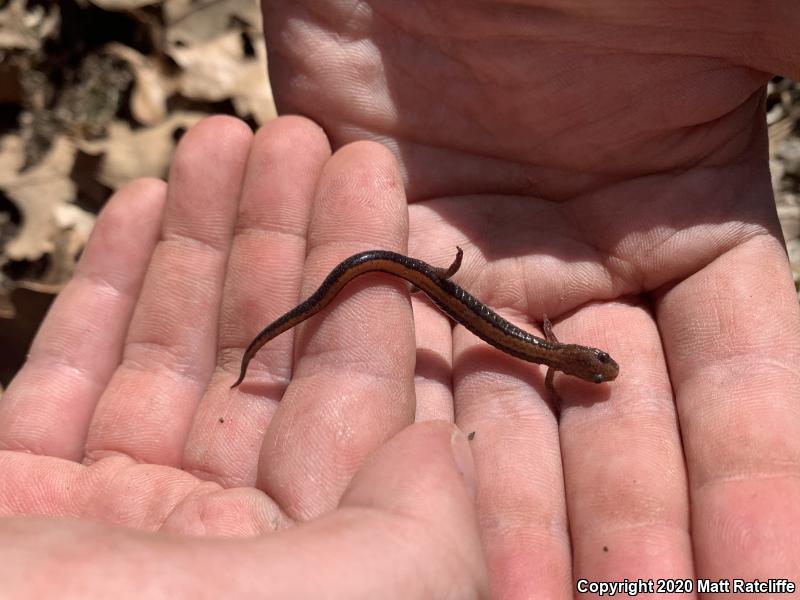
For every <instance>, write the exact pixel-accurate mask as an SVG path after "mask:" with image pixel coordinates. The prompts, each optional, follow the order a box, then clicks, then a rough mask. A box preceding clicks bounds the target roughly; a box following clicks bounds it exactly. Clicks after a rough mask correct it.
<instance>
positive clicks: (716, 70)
mask: <svg viewBox="0 0 800 600" xmlns="http://www.w3.org/2000/svg"><path fill="white" fill-rule="evenodd" d="M263 6H264V8H265V25H266V39H267V42H268V45H269V52H270V75H271V81H272V84H273V90H274V92H275V95H276V99H277V102H278V105H279V108H280V109H281V110H282V111H283V112H298V113H302V114H305V115H308V116H310V117H311V118H313V119H315V120H316V121H317V122H319V123H321V124H322V125H323V127H324V128H325V130H326V132H327V133H328V134H329V136H330V137H331V139H332V141H333V144H334V147H340V146H343V145H345V144H346V143H348V142H350V141H353V140H356V139H363V138H367V139H374V140H379V141H381V142H383V143H385V144H386V145H387V146H388V147H389V148H391V149H392V151H393V153H394V154H395V157H396V158H397V160H398V162H399V164H400V170H401V172H402V173H403V178H404V184H405V186H406V189H407V194H408V200H409V203H410V206H409V229H410V239H409V249H410V252H409V253H410V254H411V255H412V256H417V257H420V258H422V259H424V260H427V261H429V262H438V263H440V264H447V261H448V260H449V256H450V253H451V252H452V248H453V247H455V246H456V245H460V246H462V247H464V249H465V254H466V261H467V262H466V264H465V266H464V267H462V270H461V272H460V273H459V275H458V277H456V280H457V281H458V282H459V283H460V284H462V285H464V287H466V288H467V289H469V290H470V291H472V292H474V293H475V294H476V295H477V296H478V297H479V298H480V299H481V300H482V301H484V302H486V303H487V304H489V305H490V306H492V307H493V308H496V309H499V310H500V312H501V313H502V314H503V315H504V316H506V317H509V318H511V319H513V320H516V321H517V323H518V324H520V325H522V326H525V327H531V326H532V325H533V324H535V323H536V322H537V321H539V320H540V319H541V315H542V314H543V313H546V314H548V315H550V316H551V317H566V318H561V319H559V320H560V321H561V322H560V323H559V324H558V326H557V330H556V331H557V333H558V334H559V337H560V338H561V339H562V340H563V341H575V342H578V343H583V344H589V345H593V346H598V347H601V348H604V349H607V350H609V351H610V353H611V355H612V356H613V357H614V358H615V359H616V360H617V361H618V362H619V363H620V366H621V372H620V376H619V378H618V379H617V381H615V382H614V383H613V384H611V385H608V386H601V387H591V386H587V385H584V384H582V383H580V382H573V381H569V380H568V379H566V378H563V377H562V378H558V377H557V381H556V386H557V387H559V388H560V389H561V395H562V396H563V397H564V400H565V402H566V405H565V406H564V407H563V409H562V418H561V421H560V422H559V423H556V421H555V419H554V416H553V414H552V412H551V411H550V410H549V409H548V408H547V407H546V406H545V405H544V404H543V403H542V402H540V401H539V398H540V392H541V385H540V381H541V379H540V376H539V375H538V374H537V368H536V367H532V366H528V365H523V364H521V363H519V362H518V361H515V360H514V359H509V358H506V357H504V356H501V355H499V354H498V353H496V352H494V351H493V350H491V349H485V348H483V346H482V345H480V343H479V342H477V341H476V340H475V339H474V338H473V337H472V336H470V335H468V334H466V333H464V332H463V331H462V330H461V329H458V328H457V329H456V330H455V333H454V337H453V347H452V359H451V358H450V357H449V355H448V354H447V353H449V352H450V345H449V340H450V338H449V337H448V332H449V327H448V325H447V323H446V322H445V321H444V320H443V319H441V318H440V317H438V315H435V313H434V311H433V310H432V309H430V308H429V307H428V306H427V305H426V304H425V303H424V302H416V300H415V317H416V319H415V322H416V324H417V338H418V339H417V344H418V346H419V347H420V348H422V349H424V352H423V351H420V357H421V358H423V359H424V358H425V357H429V356H431V355H433V356H447V359H446V361H448V362H452V365H453V367H452V373H453V381H452V386H451V385H450V382H449V381H448V380H447V379H446V378H445V379H443V378H441V374H440V373H439V372H438V371H435V372H434V374H435V375H436V377H427V378H426V377H424V376H420V377H418V382H417V398H418V416H427V415H431V414H434V415H447V414H448V411H454V414H455V419H456V423H458V425H459V426H460V427H461V428H462V430H464V431H477V435H476V438H475V440H474V442H473V443H472V449H473V452H474V455H475V460H476V467H477V472H478V481H479V494H478V510H479V517H480V521H481V525H482V532H483V542H484V546H485V550H486V554H487V560H488V564H489V567H490V574H491V581H492V588H493V592H494V593H495V594H496V595H497V596H498V597H509V598H516V597H542V598H555V597H567V596H571V595H572V594H573V593H574V589H575V588H574V585H575V582H576V581H577V580H578V579H580V578H587V579H591V580H605V581H618V580H622V579H623V578H626V577H627V578H629V579H634V580H635V579H638V578H642V579H648V578H654V579H655V578H659V577H661V578H681V579H683V578H692V577H697V578H709V579H719V578H742V579H755V578H760V579H762V580H764V579H766V578H769V577H775V578H781V577H791V576H792V575H794V574H796V573H798V572H800V551H798V550H797V545H796V544H795V543H794V542H793V540H795V539H797V538H798V537H800V530H798V528H799V527H800V513H798V508H797V507H798V506H800V486H799V485H798V483H797V482H798V481H800V477H798V475H800V435H798V431H800V414H799V413H798V410H797V407H798V392H797V390H798V389H800V374H798V371H797V368H796V365H797V364H798V359H800V331H799V328H798V323H799V322H800V320H799V319H798V317H799V316H800V315H798V307H797V299H796V296H795V293H794V289H793V287H792V282H791V277H790V273H789V269H788V266H787V264H786V257H785V254H784V250H783V247H782V243H781V235H780V230H779V227H778V222H777V219H776V216H775V209H774V206H773V203H772V196H771V191H770V186H769V183H770V182H769V172H768V167H767V161H766V131H765V124H764V118H763V86H764V85H765V83H766V81H767V80H768V78H769V77H770V75H771V73H773V72H781V73H783V74H786V75H789V76H795V77H799V76H800V65H799V64H798V62H797V58H796V56H797V54H796V52H793V51H791V50H790V48H791V44H792V43H793V41H792V40H793V39H794V38H795V37H796V36H795V34H794V33H793V32H796V31H797V28H798V26H800V24H799V23H798V19H800V15H799V14H798V12H797V10H796V5H795V3H793V2H791V1H790V0H788V1H783V2H775V3H771V4H770V5H769V9H768V10H767V9H765V7H764V6H763V5H757V4H753V3H749V2H726V3H724V4H723V3H713V4H712V5H709V4H708V3H705V4H702V5H700V4H697V3H689V2H682V3H677V4H676V3H671V4H667V5H665V4H664V3H663V2H645V3H635V4H632V3H622V2H610V3H609V2H603V3H594V4H591V5H587V4H585V3H584V4H575V3H559V2H551V3H549V4H546V5H545V4H541V3H540V4H531V3H527V4H526V3H519V2H502V1H496V2H482V3H453V2H450V3H448V2H440V3H426V4H425V7H424V11H423V9H422V8H420V7H419V6H417V7H416V8H413V9H412V8H409V6H408V5H407V4H405V3H396V2H384V1H379V0H372V1H367V2H361V3H358V4H357V5H352V4H351V3H343V2H335V1H332V0H331V1H329V2H326V3H320V2H313V3H312V2H292V3H288V2H278V1H264V2H263ZM755 11H758V12H755ZM793 57H794V58H793ZM362 248H363V246H362ZM343 256H344V253H343V255H342V257H343ZM326 266H329V265H326ZM320 273H321V271H320V272H317V273H316V275H317V276H318V275H319V274H320ZM478 350H479V351H480V360H478V359H477V355H476V354H475V351H478ZM420 363H421V365H420V367H418V374H419V373H420V368H421V369H422V372H423V374H429V372H430V366H429V365H428V364H427V363H426V361H425V360H421V361H420ZM445 371H446V369H445ZM437 377H438V379H437ZM796 583H797V582H796Z"/></svg>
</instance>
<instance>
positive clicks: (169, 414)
mask: <svg viewBox="0 0 800 600" xmlns="http://www.w3.org/2000/svg"><path fill="white" fill-rule="evenodd" d="M354 159H357V160H355V162H356V163H358V161H362V164H361V168H363V169H365V171H364V173H365V172H366V171H367V170H370V169H371V168H372V166H375V165H378V166H381V165H382V166H383V168H384V170H383V171H382V172H381V171H379V173H380V175H382V176H383V177H384V181H385V182H387V183H390V182H391V181H394V183H395V193H394V194H393V195H389V196H387V197H385V196H383V195H375V194H374V190H373V189H371V188H369V187H362V186H361V184H362V183H366V182H367V179H366V178H362V179H359V171H358V170H357V169H354V168H353V166H354ZM372 159H374V160H372ZM376 161H377V162H376ZM365 164H366V165H372V166H369V167H368V168H367V167H365ZM372 175H374V173H372V171H370V177H371V176H372ZM397 181H398V177H397V175H396V173H395V172H394V171H393V165H392V164H391V157H390V156H389V155H388V153H386V152H385V151H384V150H382V149H381V148H380V147H378V146H377V145H374V144H370V145H367V147H366V148H361V149H359V147H358V146H356V147H355V148H354V149H350V150H346V151H343V152H340V153H338V154H337V155H336V156H334V157H332V158H331V157H330V152H329V149H328V146H327V142H326V140H325V137H324V135H323V134H322V132H321V131H320V130H319V128H317V127H316V126H314V125H313V124H311V123H309V122H308V121H305V120H303V119H298V118H286V119H278V120H275V121H273V122H271V123H269V124H268V125H267V126H266V127H264V128H263V129H262V130H261V131H260V132H259V133H258V134H257V135H256V136H255V137H253V136H252V135H251V134H250V132H249V131H248V130H247V128H246V126H245V125H243V124H242V123H240V122H238V121H235V120H233V119H228V118H212V119H208V120H206V121H205V122H203V123H201V124H199V125H198V126H196V127H195V128H194V129H192V130H191V131H190V132H188V133H187V134H186V136H185V137H184V139H183V140H182V141H181V143H180V145H179V149H178V152H177V154H176V157H175V161H174V164H173V167H172V172H171V176H170V182H169V185H168V186H165V185H164V184H163V183H161V182H157V181H140V182H137V183H134V184H132V185H130V186H128V187H126V188H125V189H123V190H121V191H120V192H118V193H117V194H115V196H114V197H113V198H112V199H111V200H110V202H109V203H108V205H107V206H106V207H105V209H104V210H103V212H102V213H101V215H100V217H99V219H98V223H97V226H96V228H95V231H94V232H93V235H92V239H91V241H90V243H89V245H88V246H87V248H86V250H85V252H84V254H83V256H82V258H81V262H80V265H79V267H78V269H77V272H76V274H75V277H74V279H73V280H72V281H71V282H70V283H69V285H68V286H67V287H66V288H65V290H64V291H63V292H62V293H61V294H60V296H59V297H58V298H57V299H56V301H55V303H54V305H53V307H52V309H51V311H50V313H49V315H48V317H47V319H46V321H45V322H44V324H43V325H42V328H41V331H40V332H39V334H38V336H37V338H36V340H35V342H34V344H33V347H32V349H31V353H30V357H29V360H28V361H27V363H26V365H25V366H24V368H23V369H22V370H21V371H20V373H19V374H18V375H17V377H16V378H15V379H14V380H13V381H12V383H11V384H10V386H9V388H8V390H7V391H6V393H5V395H4V396H3V398H2V399H0V448H2V450H0V472H2V474H3V476H2V483H1V484H0V515H2V516H3V517H6V518H4V519H3V520H0V581H2V582H3V584H2V590H3V591H2V594H3V596H4V597H31V598H49V597H60V598H67V597H80V598H82V599H85V598H93V597H98V598H108V597H115V598H126V597H148V598H152V597H167V596H169V597H176V596H177V597H184V596H185V597H214V598H222V597H224V598H236V597H254V596H255V597H277V598H289V597H291V598H301V597H308V598H319V597H320V596H322V595H324V596H326V597H342V598H358V597H365V598H367V597H369V598H374V597H382V598H384V597H385V598H389V597H402V598H414V597H419V598H432V597H435V598H446V597H452V598H469V597H480V596H485V589H486V573H485V568H484V563H483V560H482V553H481V548H480V542H479V536H478V530H477V522H476V518H475V512H474V500H473V497H474V491H475V482H474V475H473V473H472V471H473V466H472V459H471V456H470V450H469V442H467V440H466V438H465V437H464V435H463V434H461V433H459V432H458V431H457V430H456V429H455V428H453V427H452V426H451V425H448V424H446V423H442V422H438V423H424V424H417V425H412V426H410V427H409V425H411V423H412V421H413V415H414V397H413V386H412V380H411V373H412V372H413V362H414V337H413V327H412V324H411V312H410V310H409V306H408V301H407V299H406V292H405V290H403V289H402V287H400V286H398V285H396V284H392V283H386V282H385V281H383V280H380V279H379V280H372V281H364V282H363V283H362V284H355V283H354V284H353V291H351V292H349V296H350V297H349V299H347V300H345V299H343V301H342V305H343V307H342V309H340V310H338V311H336V312H334V313H333V314H332V315H331V318H330V319H328V320H326V321H323V322H322V323H321V324H320V325H319V328H320V330H321V331H320V334H319V335H316V336H312V335H311V333H310V332H311V331H312V330H311V329H310V328H309V329H303V335H305V338H306V339H308V343H307V348H305V346H304V342H302V341H300V342H298V344H296V347H297V348H298V349H299V350H298V354H297V360H294V359H293V357H292V351H291V348H292V336H290V335H288V334H287V336H286V337H285V338H283V339H280V340H276V341H275V343H274V344H272V345H271V347H270V348H265V349H264V351H263V352H262V353H261V354H260V355H259V358H258V360H257V361H255V362H254V367H257V368H254V369H253V378H252V380H251V381H249V382H246V383H245V384H244V385H243V386H242V390H241V391H233V390H230V389H229V386H230V384H231V382H232V381H233V380H234V378H235V374H236V373H238V360H239V357H240V356H241V348H242V347H243V346H244V345H245V344H246V343H247V341H248V338H249V337H250V336H251V335H252V333H253V331H254V328H255V327H257V326H259V325H260V323H261V321H262V320H263V319H265V318H267V315H268V314H274V312H275V311H276V310H280V309H281V307H286V306H289V305H291V304H293V303H295V302H296V301H297V294H298V286H299V285H300V278H301V276H302V277H303V278H304V281H306V283H305V284H304V286H307V285H308V284H309V282H310V279H311V277H313V276H314V275H315V272H314V271H313V269H314V268H322V267H323V263H329V262H330V261H333V260H335V255H336V253H337V252H340V251H343V250H345V249H346V248H347V246H348V245H350V246H355V245H357V244H362V243H367V242H369V241H370V238H372V239H373V240H375V242H376V243H378V240H383V241H386V242H387V243H392V244H395V245H397V246H399V245H403V244H404V243H405V241H404V240H405V235H406V233H405V224H406V219H405V218H404V214H405V210H406V209H405V204H404V202H403V201H402V187H401V186H399V185H397ZM348 200H349V201H350V204H349V207H348V204H347V201H348ZM312 203H313V204H314V207H315V208H314V211H322V212H323V213H325V211H329V214H328V216H327V217H326V215H325V214H314V215H312V211H311V206H312ZM387 208H388V209H389V211H390V216H393V217H394V218H393V219H388V220H386V221H384V220H383V217H384V216H385V215H386V210H385V209H387ZM348 210H349V212H348ZM310 215H312V216H313V218H311V220H310V227H311V230H312V232H315V233H316V235H315V236H314V238H313V239H315V240H318V241H317V242H315V243H316V244H317V245H316V246H311V247H308V248H307V247H306V228H307V226H309V216H310ZM330 219H333V220H334V221H335V222H334V224H333V225H331V224H330V222H329V221H330ZM337 219H346V220H345V221H344V222H341V223H337V222H336V221H337ZM326 223H327V224H326ZM326 228H327V229H326ZM309 239H311V238H309ZM306 252H308V254H309V264H310V265H311V266H310V267H309V268H307V269H304V267H303V263H304V260H305V256H306ZM313 261H316V267H315V266H314V265H315V263H314V262H313ZM309 273H311V275H309ZM370 283H372V284H374V283H380V285H379V286H377V288H378V289H369V290H363V291H361V292H357V291H356V290H357V289H358V288H359V287H361V288H363V287H368V286H369V285H370ZM348 309H349V310H350V311H355V313H354V314H355V316H356V319H355V321H354V320H353V319H352V318H351V317H353V313H351V314H348V313H347V310H348ZM387 324H388V326H387ZM307 333H308V334H307ZM348 333H349V334H350V335H351V337H358V336H359V335H361V334H363V338H361V339H360V343H359V344H355V343H354V344H353V345H352V346H344V347H341V348H338V347H337V344H343V343H346V342H348V341H352V340H347V339H346V337H347V334H348ZM342 334H344V339H343V335H342ZM259 371H260V372H259ZM462 476H463V480H462ZM41 516H49V517H64V518H50V519H43V518H40V517H41ZM115 526H123V527H115Z"/></svg>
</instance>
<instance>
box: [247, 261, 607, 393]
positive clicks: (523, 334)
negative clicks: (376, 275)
mask: <svg viewBox="0 0 800 600" xmlns="http://www.w3.org/2000/svg"><path fill="white" fill-rule="evenodd" d="M462 256H463V252H462V250H461V248H458V252H457V254H456V258H455V260H454V261H453V264H451V265H450V267H448V268H447V269H441V268H437V267H433V266H431V265H429V264H428V263H426V262H423V261H421V260H417V259H415V258H409V257H408V256H404V255H402V254H397V253H395V252H390V251H388V250H368V251H366V252H359V253H358V254H354V255H353V256H351V257H350V258H348V259H346V260H344V261H342V262H341V263H339V264H338V265H337V266H336V267H335V268H334V269H333V271H331V272H330V274H329V275H328V276H327V277H326V278H325V281H323V282H322V285H320V286H319V288H318V289H317V291H316V292H314V293H313V294H311V296H310V297H309V298H308V300H306V301H305V302H303V303H301V304H300V305H298V306H296V307H295V308H293V309H292V310H290V311H289V312H287V313H286V314H285V315H283V316H282V317H279V318H278V319H276V320H275V321H273V322H272V323H270V324H269V325H267V326H266V327H265V328H264V329H263V331H261V333H259V334H258V335H257V336H256V337H255V338H254V339H253V341H252V342H250V345H249V346H248V347H247V350H245V353H244V356H243V357H242V367H241V371H240V373H239V378H238V379H237V380H236V383H234V384H233V385H232V386H231V387H232V388H234V387H236V386H237V385H239V384H240V383H241V382H242V381H243V380H244V376H245V373H246V372H247V365H248V364H249V363H250V360H251V359H252V358H253V356H254V355H255V353H256V352H258V350H259V349H260V348H261V346H263V345H264V344H266V343H267V342H268V341H270V340H271V339H272V338H274V337H276V336H279V335H280V334H282V333H283V332H285V331H287V330H289V329H291V328H292V327H294V326H295V325H299V324H300V323H302V322H303V321H305V320H306V319H308V318H309V317H311V316H313V315H315V314H317V313H318V312H319V311H321V310H322V309H323V308H325V307H326V306H328V304H330V303H331V301H332V300H333V299H334V298H335V297H336V295H337V294H338V293H339V292H340V291H341V290H342V288H343V287H344V286H345V285H347V284H348V283H349V282H350V281H352V280H353V279H355V278H356V277H358V276H359V275H363V274H364V273H370V272H374V271H378V272H382V273H389V274H390V275H395V276H397V277H400V278H402V279H405V280H406V281H408V282H410V283H411V284H412V285H413V286H414V287H415V288H417V289H419V290H422V291H423V292H425V293H426V294H427V295H428V296H429V297H430V299H431V300H433V301H434V302H435V303H436V305H437V306H438V307H439V308H440V309H441V310H442V311H443V312H444V313H445V314H446V315H448V316H449V317H450V318H451V319H453V320H454V321H456V322H458V323H461V324H462V325H463V326H464V327H466V328H467V329H469V330H470V331H471V332H472V333H474V334H475V335H477V336H478V337H479V338H481V339H482V340H484V341H485V342H488V343H489V344H491V345H492V346H494V347H495V348H499V349H500V350H502V351H503V352H506V353H508V354H510V355H512V356H516V357H517V358H521V359H523V360H527V361H529V362H534V363H539V364H542V365H546V366H548V367H549V370H548V372H547V387H548V388H550V389H551V390H552V380H553V371H562V372H564V373H566V374H568V375H574V376H575V377H580V378H581V379H584V380H586V381H591V382H593V383H603V382H604V381H612V380H614V379H615V378H616V377H617V375H618V374H619V365H618V364H617V363H616V362H614V359H612V358H611V357H610V356H609V355H608V352H605V351H603V350H598V349H597V348H590V347H588V346H579V345H577V344H562V343H560V342H559V341H558V340H557V339H556V337H555V336H554V335H553V333H552V330H551V328H550V322H549V321H548V320H547V317H545V318H544V331H545V336H546V337H545V338H540V337H537V336H535V335H533V334H530V333H528V332H527V331H525V330H523V329H520V328H519V327H517V326H516V325H513V324H512V323H509V322H508V321H506V320H505V319H504V318H503V317H501V316H500V315H498V314H497V313H496V312H494V311H493V310H492V309H491V308H489V307H488V306H486V305H485V304H483V303H482V302H480V301H479V300H478V299H477V298H475V297H474V296H473V295H471V294H470V293H469V292H467V291H466V290H464V289H463V288H461V287H460V286H458V285H456V284H455V283H453V282H452V281H451V280H450V277H451V276H452V275H453V274H455V273H456V271H458V269H459V268H460V267H461V258H462Z"/></svg>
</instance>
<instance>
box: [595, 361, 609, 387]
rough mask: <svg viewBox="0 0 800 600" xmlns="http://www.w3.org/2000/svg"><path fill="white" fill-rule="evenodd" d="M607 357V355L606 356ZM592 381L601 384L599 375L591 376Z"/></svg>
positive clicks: (601, 377)
mask: <svg viewBox="0 0 800 600" xmlns="http://www.w3.org/2000/svg"><path fill="white" fill-rule="evenodd" d="M606 356H608V354H606ZM592 381H593V382H595V383H603V376H602V375H600V373H595V374H594V375H592Z"/></svg>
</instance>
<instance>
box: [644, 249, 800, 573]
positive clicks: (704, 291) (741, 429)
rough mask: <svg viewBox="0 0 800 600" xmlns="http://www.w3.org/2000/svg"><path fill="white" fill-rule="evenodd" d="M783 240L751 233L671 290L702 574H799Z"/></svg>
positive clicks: (795, 420) (667, 302)
mask: <svg viewBox="0 0 800 600" xmlns="http://www.w3.org/2000/svg"><path fill="white" fill-rule="evenodd" d="M799 312H800V311H798V305H797V297H796V295H795V292H794V289H793V286H792V279H791V275H790V273H789V269H788V264H787V261H786V255H785V253H784V249H783V246H782V244H780V243H779V242H778V241H777V240H775V239H774V238H772V237H767V236H761V237H755V238H752V239H750V240H749V241H747V242H746V243H744V244H742V245H741V246H738V247H736V248H735V249H733V250H731V251H729V252H727V253H726V254H724V255H722V256H720V257H719V258H717V259H716V260H715V261H714V262H713V263H711V264H710V265H709V266H707V267H706V268H704V269H703V270H702V271H700V272H698V273H696V274H695V275H693V276H692V277H690V278H689V279H687V280H686V281H684V282H682V283H681V284H679V285H677V286H675V287H674V288H673V289H672V290H670V291H669V292H667V293H666V294H665V295H664V297H663V299H662V300H661V301H660V303H659V304H658V313H657V314H658V319H659V327H660V329H661V331H662V332H663V337H664V344H665V349H666V353H667V358H668V361H669V369H670V374H671V377H672V381H673V387H674V389H675V395H676V399H677V405H678V413H679V416H680V423H681V433H682V436H683V444H684V448H685V454H686V462H687V466H688V471H689V484H690V497H691V500H692V513H691V519H692V534H693V543H694V550H695V564H696V566H697V567H696V568H697V576H698V577H700V578H714V579H718V578H720V577H729V576H730V573H736V574H737V575H736V576H737V578H742V579H746V580H752V579H755V578H759V579H767V578H769V577H785V576H788V575H786V574H791V573H800V551H798V549H797V543H796V540H797V539H800V508H798V507H800V435H798V433H799V432H800V410H798V407H800V394H799V393H798V390H800V372H799V371H798V369H797V365H798V363H800V326H798V324H799V323H800V314H798V313H799Z"/></svg>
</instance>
